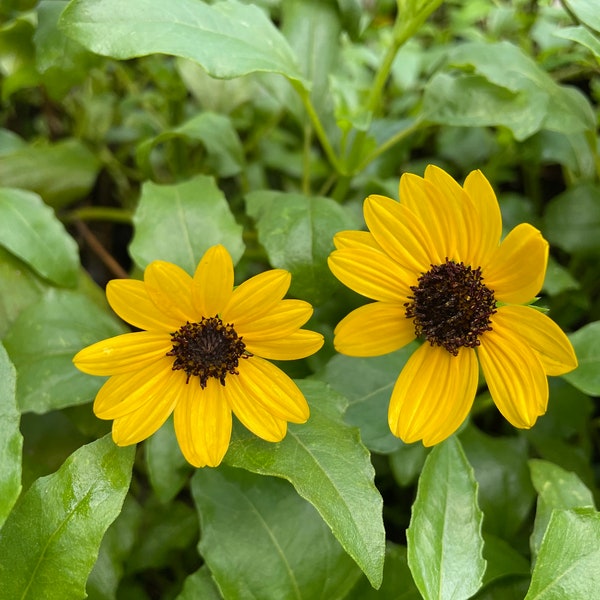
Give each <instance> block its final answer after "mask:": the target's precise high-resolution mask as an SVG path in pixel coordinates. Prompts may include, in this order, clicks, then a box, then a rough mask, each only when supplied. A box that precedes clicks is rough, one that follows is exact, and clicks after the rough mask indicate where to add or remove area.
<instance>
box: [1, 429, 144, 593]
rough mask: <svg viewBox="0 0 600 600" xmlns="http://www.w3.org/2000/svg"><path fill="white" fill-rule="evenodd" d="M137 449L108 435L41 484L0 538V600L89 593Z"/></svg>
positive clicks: (22, 503) (28, 495)
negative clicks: (88, 584)
mask: <svg viewBox="0 0 600 600" xmlns="http://www.w3.org/2000/svg"><path fill="white" fill-rule="evenodd" d="M134 453H135V451H134V448H118V447H117V446H115V444H114V443H113V442H112V440H111V439H110V436H106V437H104V438H102V439H100V440H98V441H96V442H93V443H91V444H88V445H87V446H83V447H82V448H80V449H79V450H77V451H76V452H75V453H74V454H72V455H71V457H70V458H69V459H68V460H67V461H66V462H65V463H64V465H63V466H62V467H61V468H60V469H59V470H58V471H57V472H56V473H55V474H54V475H49V476H47V477H42V478H40V479H38V480H37V481H36V483H35V484H34V485H33V486H32V487H31V488H30V489H29V490H28V492H27V493H26V494H25V495H24V497H23V498H22V500H21V501H20V502H19V504H18V505H17V507H16V508H15V509H14V510H13V512H12V513H11V514H10V516H9V517H8V519H7V520H6V523H5V524H4V528H3V529H2V534H1V535H0V580H1V581H2V587H0V598H1V599H2V600H14V599H15V598H21V599H23V600H26V599H31V600H39V599H40V598H44V600H59V599H60V600H66V599H69V600H71V599H74V598H84V597H85V582H86V579H87V577H88V575H89V572H90V570H91V569H92V566H93V564H94V561H95V560H96V556H97V555H98V548H99V546H100V542H101V541H102V536H103V535H104V532H105V531H106V529H107V528H108V526H109V525H110V524H111V523H112V522H113V521H114V519H115V518H116V517H117V515H118V514H119V512H120V510H121V505H122V504H123V499H124V498H125V495H126V493H127V490H128V489H129V481H130V479H131V467H132V465H133V457H134ZM32 524H35V526H32Z"/></svg>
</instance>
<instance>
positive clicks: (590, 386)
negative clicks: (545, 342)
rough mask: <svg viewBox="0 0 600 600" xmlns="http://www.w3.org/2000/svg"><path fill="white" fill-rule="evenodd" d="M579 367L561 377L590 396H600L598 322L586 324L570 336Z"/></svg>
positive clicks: (599, 330) (599, 338)
mask: <svg viewBox="0 0 600 600" xmlns="http://www.w3.org/2000/svg"><path fill="white" fill-rule="evenodd" d="M570 338H571V342H572V343H573V347H574V348H575V353H576V354H577V360H578V361H579V366H578V367H577V369H575V371H571V373H567V374H566V375H563V377H564V378H565V379H566V380H567V381H568V382H569V383H570V384H571V385H574V386H575V387H576V388H577V389H579V390H581V391H582V392H584V393H586V394H589V395H590V396H599V395H600V321H595V322H594V323H588V324H587V325H585V326H584V327H582V328H581V329H580V330H579V331H576V332H575V333H574V334H573V335H571V336H570Z"/></svg>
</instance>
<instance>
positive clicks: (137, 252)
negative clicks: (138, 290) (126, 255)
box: [129, 175, 244, 274]
mask: <svg viewBox="0 0 600 600" xmlns="http://www.w3.org/2000/svg"><path fill="white" fill-rule="evenodd" d="M133 222H134V225H135V233H134V236H133V240H132V242H131V244H130V246H129V252H130V254H131V256H132V257H133V259H134V260H135V262H136V263H137V264H138V265H139V266H140V267H142V268H145V267H146V266H147V265H148V264H149V263H150V262H152V261H153V260H167V261H169V262H172V263H175V264H177V265H179V266H180V267H182V268H183V269H185V270H186V271H187V272H188V273H190V274H193V273H194V271H195V270H196V267H197V266H198V262H199V261H200V259H201V258H202V256H203V254H204V253H205V252H206V251H207V250H208V248H210V247H211V246H213V245H214V244H223V245H224V246H225V247H226V248H227V249H228V250H229V252H230V254H231V256H232V258H233V261H234V263H235V262H237V261H238V260H239V258H240V257H241V255H242V254H243V252H244V243H243V241H242V227H241V226H240V225H238V224H237V223H236V221H235V218H234V216H233V214H232V213H231V210H230V208H229V205H228V204H227V200H226V199H225V197H224V196H223V193H222V192H221V190H220V189H219V188H218V187H217V186H216V184H215V182H214V179H213V178H212V177H207V176H205V175H198V176H197V177H194V178H193V179H190V180H189V181H184V182H183V183H177V184H175V185H156V184H154V183H152V182H146V183H145V184H144V185H143V187H142V195H141V197H140V202H139V205H138V207H137V210H136V212H135V215H134V217H133Z"/></svg>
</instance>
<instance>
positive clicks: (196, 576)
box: [175, 565, 223, 600]
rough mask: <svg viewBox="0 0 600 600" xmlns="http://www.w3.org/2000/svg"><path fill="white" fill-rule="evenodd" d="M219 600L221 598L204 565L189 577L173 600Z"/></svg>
mask: <svg viewBox="0 0 600 600" xmlns="http://www.w3.org/2000/svg"><path fill="white" fill-rule="evenodd" d="M199 598H202V600H221V599H222V598H223V596H221V594H220V593H219V588H218V587H217V584H216V583H215V582H214V579H213V578H212V576H211V574H210V571H209V570H208V567H207V566H206V565H204V566H202V567H200V568H199V569H198V570H197V571H196V572H195V573H192V574H191V575H189V576H188V577H187V578H186V580H185V582H184V584H183V589H182V590H181V593H180V594H179V595H178V596H177V598H175V600H198V599H199Z"/></svg>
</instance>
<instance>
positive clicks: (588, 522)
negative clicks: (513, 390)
mask: <svg viewBox="0 0 600 600" xmlns="http://www.w3.org/2000/svg"><path fill="white" fill-rule="evenodd" d="M598 565H600V513H597V512H596V511H594V510H590V509H576V510H555V511H554V512H553V513H552V516H551V517H550V522H549V523H548V529H547V531H546V535H544V539H543V540H542V545H541V547H540V552H539V554H538V559H537V562H536V564H535V568H534V570H533V573H532V576H531V586H530V587H529V591H528V592H527V596H525V600H566V599H567V598H569V599H571V598H572V599H573V600H575V599H578V598H581V599H582V600H584V599H585V600H587V599H588V598H589V599H591V598H596V597H597V595H598V589H600V569H599V568H598Z"/></svg>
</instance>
